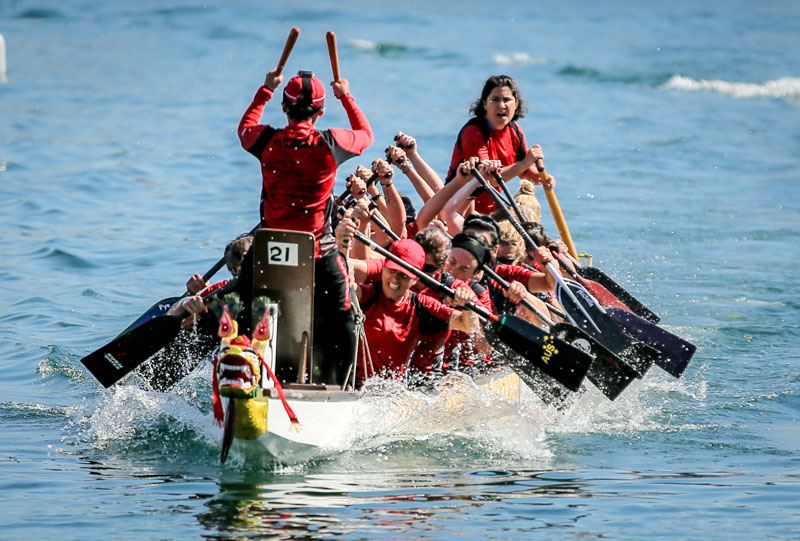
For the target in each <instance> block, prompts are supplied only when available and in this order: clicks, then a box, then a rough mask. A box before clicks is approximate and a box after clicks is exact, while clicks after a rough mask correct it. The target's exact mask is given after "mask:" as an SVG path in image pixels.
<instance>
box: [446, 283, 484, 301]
mask: <svg viewBox="0 0 800 541" xmlns="http://www.w3.org/2000/svg"><path fill="white" fill-rule="evenodd" d="M459 287H463V288H465V289H468V290H470V291H471V292H472V296H471V297H470V299H469V300H471V301H472V302H480V299H479V298H478V295H477V294H476V293H475V290H474V289H472V287H471V286H470V285H469V283H468V282H465V281H463V280H453V283H452V284H450V289H457V288H459Z"/></svg>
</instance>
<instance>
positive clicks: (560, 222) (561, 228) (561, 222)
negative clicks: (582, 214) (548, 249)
mask: <svg viewBox="0 0 800 541" xmlns="http://www.w3.org/2000/svg"><path fill="white" fill-rule="evenodd" d="M536 169H537V170H538V171H539V179H540V180H541V181H542V183H543V184H545V185H546V184H547V182H548V180H547V176H548V175H547V171H545V169H544V161H542V159H541V158H539V159H538V160H536ZM544 193H545V195H546V196H547V204H548V205H549V206H550V213H551V214H552V215H553V221H555V222H556V227H557V228H558V234H559V236H560V237H561V240H563V241H564V243H565V244H566V245H567V248H568V249H569V253H570V255H572V257H574V258H575V260H576V261H577V260H578V252H577V250H575V244H574V243H573V242H572V235H570V234H569V228H568V227H567V221H566V220H565V219H564V214H563V213H562V212H561V205H559V204H558V199H557V198H556V192H555V190H554V189H553V188H550V189H549V190H548V189H547V188H544Z"/></svg>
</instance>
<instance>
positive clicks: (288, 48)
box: [275, 26, 300, 75]
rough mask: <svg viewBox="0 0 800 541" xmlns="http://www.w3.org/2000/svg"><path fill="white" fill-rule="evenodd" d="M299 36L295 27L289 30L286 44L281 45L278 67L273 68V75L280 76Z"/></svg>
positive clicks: (298, 30)
mask: <svg viewBox="0 0 800 541" xmlns="http://www.w3.org/2000/svg"><path fill="white" fill-rule="evenodd" d="M299 36H300V29H299V28H297V27H296V26H295V27H294V28H292V29H291V30H289V35H288V36H287V37H286V43H285V44H284V45H283V52H282V53H281V57H280V59H278V65H277V66H275V75H280V74H281V72H283V68H285V67H286V62H287V61H288V60H289V54H291V52H292V49H294V44H295V43H297V38H298V37H299Z"/></svg>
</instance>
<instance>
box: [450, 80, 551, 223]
mask: <svg viewBox="0 0 800 541" xmlns="http://www.w3.org/2000/svg"><path fill="white" fill-rule="evenodd" d="M525 110H526V107H525V102H524V101H523V100H522V95H521V94H520V91H519V88H518V87H517V83H516V81H514V79H513V78H511V77H509V76H508V75H492V76H491V77H489V78H488V79H487V80H486V82H485V83H484V85H483V90H482V91H481V96H480V98H478V100H477V101H476V102H475V103H474V104H473V105H472V107H471V108H470V112H471V113H472V114H473V115H474V116H473V118H471V119H470V120H469V121H468V122H467V123H466V124H465V125H464V126H463V127H462V128H461V131H460V132H459V133H458V137H457V138H456V143H455V146H454V147H453V155H452V157H451V159H450V167H449V168H448V171H447V177H446V182H450V181H451V180H452V179H453V177H454V176H455V173H456V169H457V168H458V164H459V163H461V162H462V161H463V160H465V159H468V158H470V157H472V156H477V157H479V158H480V159H481V160H500V162H501V163H502V166H503V167H502V169H501V171H500V174H501V175H502V176H503V178H504V179H505V180H510V179H512V178H514V177H517V176H520V177H523V178H527V179H529V180H531V181H533V182H534V183H537V184H540V183H541V181H540V179H539V173H538V172H537V170H536V167H535V165H536V160H538V159H540V158H543V154H542V148H541V147H540V146H539V145H533V146H532V147H530V148H528V147H527V142H526V141H525V133H524V132H523V131H522V128H520V127H519V125H518V124H517V122H516V121H517V120H519V119H520V118H522V117H523V116H525ZM488 180H490V181H491V182H493V179H488ZM548 180H549V182H548V185H547V186H545V188H552V187H553V186H555V180H554V179H553V178H552V177H549V179H548ZM493 183H494V182H493ZM498 189H499V187H498ZM478 192H480V195H478V196H477V198H476V199H475V208H474V212H477V213H479V214H489V213H491V212H492V211H493V210H494V209H495V207H496V205H495V203H494V201H493V200H492V199H491V198H490V197H489V194H486V193H483V190H477V191H476V192H475V193H476V194H477V193H478ZM469 214H471V211H470V210H468V211H467V212H466V213H465V216H466V215H469Z"/></svg>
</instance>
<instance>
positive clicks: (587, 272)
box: [576, 267, 661, 323]
mask: <svg viewBox="0 0 800 541" xmlns="http://www.w3.org/2000/svg"><path fill="white" fill-rule="evenodd" d="M576 270H577V271H578V274H580V275H581V276H583V277H584V278H586V279H587V280H594V281H595V282H597V283H598V284H600V285H602V286H603V287H605V288H606V289H607V290H609V291H610V292H611V293H613V295H614V296H615V297H616V298H617V299H619V300H620V302H622V303H623V304H624V305H625V306H627V307H628V308H630V309H631V310H633V312H634V313H635V314H637V315H639V316H641V317H643V318H645V319H646V320H648V321H652V322H653V323H658V322H659V321H661V318H660V317H658V315H656V314H655V313H654V312H653V311H652V310H650V309H649V308H648V307H647V306H645V305H644V304H642V302H641V301H640V300H639V299H637V298H636V297H634V296H633V295H631V294H630V293H629V292H628V291H627V290H626V289H625V288H623V287H622V286H621V285H619V284H618V283H617V282H615V281H614V279H613V278H611V277H610V276H609V275H607V274H606V273H605V272H603V271H602V270H600V269H598V268H597V267H577V268H576Z"/></svg>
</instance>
